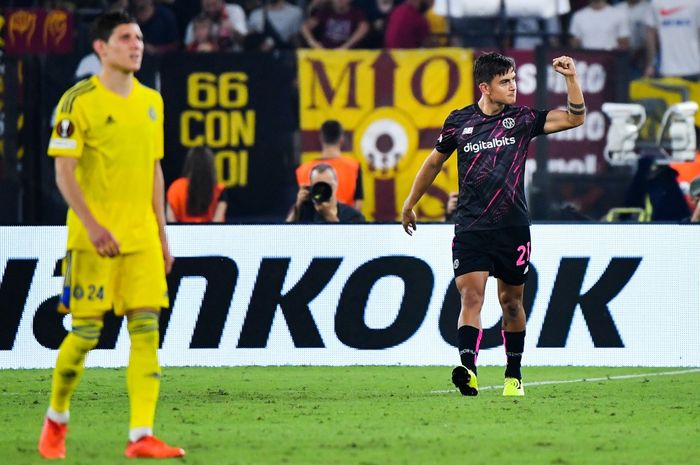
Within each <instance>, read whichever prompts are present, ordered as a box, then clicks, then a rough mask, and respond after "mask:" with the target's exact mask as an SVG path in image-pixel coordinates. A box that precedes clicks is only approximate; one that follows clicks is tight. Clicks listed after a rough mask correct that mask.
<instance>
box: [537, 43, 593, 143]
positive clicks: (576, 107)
mask: <svg viewBox="0 0 700 465" xmlns="http://www.w3.org/2000/svg"><path fill="white" fill-rule="evenodd" d="M552 66H553V67H554V71H556V72H557V73H559V74H561V75H562V76H564V79H566V96H567V102H566V108H567V109H566V111H564V110H551V111H550V112H549V113H547V119H546V120H545V123H544V133H545V134H551V133H553V132H559V131H564V130H566V129H571V128H575V127H576V126H581V125H582V124H583V122H584V121H585V120H586V102H584V100H583V92H582V91H581V84H580V83H579V81H578V76H577V75H576V65H575V64H574V60H572V59H571V57H567V56H561V57H559V58H555V59H554V60H552Z"/></svg>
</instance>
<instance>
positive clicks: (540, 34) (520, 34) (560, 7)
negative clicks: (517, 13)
mask: <svg viewBox="0 0 700 465" xmlns="http://www.w3.org/2000/svg"><path fill="white" fill-rule="evenodd" d="M570 11H571V4H570V3H569V0H556V3H555V7H554V10H553V12H554V13H555V14H553V15H552V16H549V17H546V15H545V12H542V14H541V15H540V16H521V17H519V18H516V19H515V24H514V26H513V29H514V33H515V40H514V41H513V47H514V48H517V49H524V50H532V49H534V48H535V47H537V46H538V45H541V44H542V43H544V42H545V41H547V43H548V44H549V46H550V47H559V46H560V45H561V42H560V40H559V39H560V35H561V31H562V24H561V17H562V16H563V15H566V14H568V13H569V12H570ZM546 13H549V12H546Z"/></svg>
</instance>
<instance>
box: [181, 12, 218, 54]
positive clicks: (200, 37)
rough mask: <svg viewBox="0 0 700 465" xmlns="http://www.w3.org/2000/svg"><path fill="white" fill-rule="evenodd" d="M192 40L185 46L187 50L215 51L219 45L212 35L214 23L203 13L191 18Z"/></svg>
mask: <svg viewBox="0 0 700 465" xmlns="http://www.w3.org/2000/svg"><path fill="white" fill-rule="evenodd" d="M192 34H193V36H194V40H193V41H192V42H191V43H190V44H189V45H188V46H187V51H188V52H216V51H217V50H219V45H218V43H217V42H216V40H215V37H214V23H212V20H211V18H210V17H209V16H207V15H205V14H204V13H202V14H200V15H199V16H197V17H195V18H194V19H193V20H192Z"/></svg>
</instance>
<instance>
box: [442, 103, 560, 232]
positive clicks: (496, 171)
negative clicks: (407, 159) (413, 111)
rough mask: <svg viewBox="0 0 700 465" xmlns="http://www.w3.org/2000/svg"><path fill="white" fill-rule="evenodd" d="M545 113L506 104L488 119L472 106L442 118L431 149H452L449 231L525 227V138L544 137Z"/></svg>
mask: <svg viewBox="0 0 700 465" xmlns="http://www.w3.org/2000/svg"><path fill="white" fill-rule="evenodd" d="M547 113H548V112H547V111H540V110H534V109H532V108H528V107H523V106H506V107H505V108H504V109H503V111H502V112H500V113H499V114H497V115H492V116H488V115H485V114H484V113H482V112H481V109H480V108H479V106H478V105H476V104H473V105H469V106H468V107H465V108H462V109H461V110H455V111H453V112H452V113H450V115H449V116H448V117H447V119H446V120H445V124H444V125H443V127H442V131H441V132H440V137H438V140H437V143H436V144H435V149H436V150H437V151H438V152H440V153H443V154H445V155H450V154H451V153H452V152H453V151H454V150H455V149H457V168H458V172H459V200H458V203H457V210H456V212H455V214H454V222H455V232H457V233H459V232H462V231H476V230H487V229H499V228H506V227H510V226H522V225H529V224H530V215H529V214H528V211H527V201H526V199H525V189H524V179H523V178H524V175H525V173H524V171H525V160H526V158H527V149H528V144H529V142H530V139H532V138H533V137H535V136H539V135H540V134H544V123H545V119H546V118H547Z"/></svg>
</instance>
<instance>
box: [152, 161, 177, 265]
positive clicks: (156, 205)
mask: <svg viewBox="0 0 700 465" xmlns="http://www.w3.org/2000/svg"><path fill="white" fill-rule="evenodd" d="M164 198H165V181H164V180H163V170H162V168H161V167H160V160H156V161H155V167H154V173H153V202H152V203H153V211H154V212H155V214H156V220H157V221H158V235H159V236H160V245H161V248H162V249H163V259H164V261H165V272H166V273H170V270H171V269H172V267H173V261H174V260H173V256H172V255H170V247H169V246H168V236H167V235H166V234H165V205H164V204H165V202H164V200H163V199H164Z"/></svg>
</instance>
